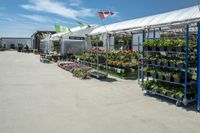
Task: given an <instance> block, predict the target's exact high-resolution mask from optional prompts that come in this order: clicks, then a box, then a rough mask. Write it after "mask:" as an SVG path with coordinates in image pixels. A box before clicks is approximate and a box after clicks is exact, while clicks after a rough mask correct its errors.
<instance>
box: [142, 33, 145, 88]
mask: <svg viewBox="0 0 200 133" xmlns="http://www.w3.org/2000/svg"><path fill="white" fill-rule="evenodd" d="M142 41H143V44H142V85H143V84H144V42H145V30H143V32H142Z"/></svg>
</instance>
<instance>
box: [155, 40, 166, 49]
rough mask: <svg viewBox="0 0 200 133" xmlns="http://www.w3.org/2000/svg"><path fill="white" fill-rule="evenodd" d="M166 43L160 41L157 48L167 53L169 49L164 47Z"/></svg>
mask: <svg viewBox="0 0 200 133" xmlns="http://www.w3.org/2000/svg"><path fill="white" fill-rule="evenodd" d="M164 42H165V41H164V40H161V41H159V44H158V46H157V48H158V50H159V51H166V50H167V48H166V47H165V45H164Z"/></svg>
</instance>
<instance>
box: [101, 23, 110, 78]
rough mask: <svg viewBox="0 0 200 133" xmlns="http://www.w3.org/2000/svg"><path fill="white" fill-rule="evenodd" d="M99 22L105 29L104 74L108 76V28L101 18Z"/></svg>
mask: <svg viewBox="0 0 200 133" xmlns="http://www.w3.org/2000/svg"><path fill="white" fill-rule="evenodd" d="M101 22H102V25H103V27H104V28H105V30H106V75H107V76H108V29H107V28H106V25H105V24H104V22H103V20H101Z"/></svg>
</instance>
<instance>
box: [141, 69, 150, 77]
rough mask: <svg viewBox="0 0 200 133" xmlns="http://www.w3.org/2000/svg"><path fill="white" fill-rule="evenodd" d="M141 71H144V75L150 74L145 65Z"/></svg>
mask: <svg viewBox="0 0 200 133" xmlns="http://www.w3.org/2000/svg"><path fill="white" fill-rule="evenodd" d="M143 71H144V75H145V76H146V77H149V76H150V75H151V74H150V73H149V68H148V67H145V68H144V69H143Z"/></svg>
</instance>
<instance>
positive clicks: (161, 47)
mask: <svg viewBox="0 0 200 133" xmlns="http://www.w3.org/2000/svg"><path fill="white" fill-rule="evenodd" d="M157 48H158V49H159V51H166V48H165V47H164V46H158V47H157Z"/></svg>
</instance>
